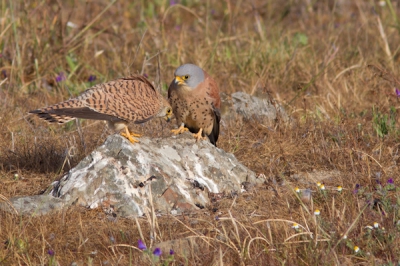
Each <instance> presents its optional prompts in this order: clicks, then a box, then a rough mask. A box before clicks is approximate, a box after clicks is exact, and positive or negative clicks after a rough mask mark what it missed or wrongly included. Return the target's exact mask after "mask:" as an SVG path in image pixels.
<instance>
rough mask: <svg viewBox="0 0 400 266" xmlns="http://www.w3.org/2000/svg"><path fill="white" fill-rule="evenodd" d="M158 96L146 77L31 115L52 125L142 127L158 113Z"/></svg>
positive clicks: (98, 87) (102, 88)
mask: <svg viewBox="0 0 400 266" xmlns="http://www.w3.org/2000/svg"><path fill="white" fill-rule="evenodd" d="M159 105H160V102H159V95H158V93H157V91H156V90H155V88H154V87H153V85H152V84H151V83H150V82H149V81H148V80H147V79H146V78H144V77H143V76H132V77H129V78H121V79H117V80H114V81H110V82H108V83H103V84H99V85H96V86H93V87H92V88H90V89H88V90H86V91H85V92H83V93H82V94H81V95H79V96H78V97H76V98H73V99H70V100H67V101H65V102H61V103H58V104H55V105H52V106H49V107H46V108H42V109H39V110H34V111H30V113H33V114H37V115H38V116H39V117H40V118H42V119H45V120H47V121H49V122H57V123H65V122H68V121H70V120H72V119H73V118H74V117H77V118H85V119H95V120H108V121H119V120H125V121H132V122H135V123H142V122H145V121H147V120H149V119H151V118H152V117H153V116H154V115H156V113H157V111H158V110H159Z"/></svg>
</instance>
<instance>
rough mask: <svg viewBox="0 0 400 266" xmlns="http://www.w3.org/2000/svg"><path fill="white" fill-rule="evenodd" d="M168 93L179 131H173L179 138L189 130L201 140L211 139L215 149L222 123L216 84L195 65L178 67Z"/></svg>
mask: <svg viewBox="0 0 400 266" xmlns="http://www.w3.org/2000/svg"><path fill="white" fill-rule="evenodd" d="M174 76H175V78H174V80H173V81H172V83H171V85H170V86H169V89H168V100H169V102H170V104H171V106H172V110H173V112H174V114H175V117H176V120H177V123H178V126H179V128H178V129H175V130H172V132H173V133H174V134H180V133H182V132H185V131H187V130H189V131H190V132H192V133H195V134H194V137H195V138H196V139H197V140H199V139H202V138H205V136H204V135H207V137H208V139H209V140H210V142H211V143H212V144H214V145H215V146H217V145H216V143H217V140H218V135H219V122H220V120H221V114H220V107H221V99H220V95H219V88H218V85H217V83H216V82H215V80H214V79H213V78H212V77H211V76H210V75H208V74H207V72H206V71H204V70H203V69H201V68H200V67H198V66H196V65H193V64H185V65H182V66H180V67H178V68H177V69H176V71H175V73H174Z"/></svg>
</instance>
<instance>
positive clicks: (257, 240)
mask: <svg viewBox="0 0 400 266" xmlns="http://www.w3.org/2000/svg"><path fill="white" fill-rule="evenodd" d="M171 2H172V1H167V0H157V1H122V0H120V1H76V0H69V1H52V0H44V1H34V0H32V1H6V0H4V1H2V5H1V11H0V12H1V15H0V36H1V39H0V53H1V57H0V78H1V81H0V84H1V85H0V132H1V134H0V187H1V189H0V194H1V198H0V200H1V201H7V198H10V197H13V196H18V195H34V194H38V193H40V192H42V191H43V190H45V189H46V188H47V186H48V185H49V184H50V183H51V181H52V180H54V179H55V178H57V176H59V175H60V174H61V173H63V172H65V171H67V170H68V169H70V168H71V167H73V166H74V165H76V163H77V162H79V160H80V159H82V158H83V157H84V156H85V155H87V154H88V153H89V152H90V151H92V150H93V149H94V148H95V147H97V146H98V145H100V144H101V143H102V142H103V141H104V139H105V137H106V136H107V132H106V128H105V125H104V124H103V123H101V122H94V121H80V126H77V125H76V124H75V123H69V124H67V125H64V126H57V125H56V126H54V125H48V124H45V123H43V122H41V121H38V120H37V119H35V118H32V117H30V116H28V115H27V111H29V110H32V109H36V108H38V107H41V106H44V105H46V104H50V103H55V102H57V101H61V100H62V99H66V98H68V97H70V96H71V95H77V94H78V93H79V92H81V91H83V90H84V89H86V88H88V87H90V86H91V85H92V84H93V83H99V82H104V81H108V80H110V79H113V78H116V77H120V76H125V75H128V74H129V73H134V72H139V73H145V74H147V75H148V76H149V78H150V79H152V80H155V79H156V73H157V55H158V54H159V58H160V62H161V84H160V85H161V87H162V89H163V90H164V91H165V90H166V88H167V86H168V84H169V82H170V81H171V79H172V73H173V71H174V69H175V68H176V67H177V66H179V65H180V64H182V63H185V62H194V63H196V64H199V65H201V66H202V67H204V68H205V69H206V70H207V71H208V72H209V73H210V74H212V76H214V77H215V78H216V79H217V82H218V83H219V85H220V88H221V91H222V92H224V93H227V94H230V93H232V92H235V91H245V92H247V93H251V94H254V95H258V96H263V97H265V96H267V95H271V96H272V97H273V98H275V99H278V100H279V101H281V102H282V103H283V104H285V105H286V109H287V110H288V112H289V113H290V115H292V117H293V121H294V123H293V125H291V126H288V127H285V126H283V125H282V124H281V123H279V121H278V123H277V125H276V127H267V126H265V125H262V124H260V123H258V122H257V121H255V120H252V121H242V120H240V119H237V120H234V121H233V120H227V121H224V127H223V129H222V135H221V137H220V141H219V143H218V144H219V147H220V148H222V149H224V150H225V151H228V152H232V153H234V154H235V156H236V157H237V158H238V159H239V160H240V161H241V162H243V163H244V164H245V165H246V166H248V167H249V168H250V169H252V170H253V171H255V172H257V173H258V174H264V175H265V176H266V180H267V181H266V184H265V185H264V186H262V187H257V188H256V189H254V190H253V191H252V192H250V193H247V194H243V195H241V196H239V197H237V198H236V197H235V198H226V199H223V200H221V201H218V202H217V203H215V204H213V205H212V206H208V207H207V208H206V209H203V210H199V211H198V213H194V214H191V215H190V216H182V217H171V216H167V217H152V212H149V214H148V216H147V218H146V217H145V218H140V219H138V220H137V221H135V220H128V219H122V218H118V217H117V219H110V218H109V217H107V216H106V215H105V214H103V213H101V212H100V211H98V210H92V211H89V210H82V209H79V208H71V209H68V210H66V211H65V212H62V213H54V214H52V215H48V216H43V217H26V216H22V217H21V216H18V215H15V214H10V213H4V212H1V213H0V224H1V226H0V243H2V245H3V247H1V248H0V264H1V265H46V264H47V265H57V263H59V265H69V264H71V262H76V263H77V264H78V265H147V264H151V263H153V264H160V263H161V264H162V263H164V264H166V265H168V264H169V265H283V264H285V265H320V264H328V265H335V264H340V265H353V264H358V265H374V264H376V265H396V264H398V263H399V262H400V240H399V239H400V231H399V230H400V223H399V221H400V210H399V209H400V195H399V188H398V187H396V186H398V185H399V184H400V179H399V174H400V171H399V168H398V166H397V163H398V161H399V145H398V141H399V134H398V132H399V130H398V122H399V121H398V118H397V117H398V111H397V109H398V107H399V98H398V97H397V96H396V94H395V87H396V86H400V79H399V80H398V79H397V76H396V74H397V73H398V72H399V66H398V65H399V48H400V47H399V43H400V37H399V26H400V25H399V24H398V18H397V16H396V13H398V12H399V8H400V7H398V6H397V4H398V2H397V1H390V0H387V1H385V3H386V5H385V6H383V7H382V6H380V5H378V2H379V3H381V2H384V1H372V0H368V1H361V0H355V1H339V0H338V1H333V0H332V1H306V0H297V1H295V0H290V1H286V2H282V1H261V0H254V1H229V0H228V1H211V0H208V1H195V0H182V1H176V2H178V4H176V5H171ZM282 3H284V4H282ZM71 22H72V23H74V25H76V27H71V24H70V23H71ZM60 73H64V75H65V77H66V80H64V81H61V82H57V80H56V77H57V76H59V75H60ZM91 75H95V76H96V78H97V79H96V80H95V81H94V82H89V77H90V76H91ZM171 126H173V125H167V126H166V125H165V124H161V123H160V122H157V121H154V122H151V123H149V124H146V125H144V126H138V127H137V129H138V130H139V131H142V132H143V133H144V134H147V135H158V136H165V137H166V136H168V128H170V127H171ZM155 127H156V128H160V130H157V133H155V132H154V128H155ZM314 170H316V171H321V170H325V171H333V170H334V171H338V173H339V175H337V176H335V177H331V176H327V178H326V179H325V180H324V181H323V182H324V185H325V187H326V188H327V189H326V190H325V191H321V190H320V189H319V188H318V187H317V186H316V185H315V184H313V183H306V182H307V181H308V182H312V181H313V180H304V179H303V178H299V175H298V173H304V172H310V173H312V172H313V171H314ZM390 178H392V180H394V188H393V185H388V184H387V181H388V180H389V179H390ZM338 185H341V186H342V187H343V188H344V190H343V191H342V192H341V193H339V192H337V191H336V186H338ZM356 185H358V186H359V187H358V188H357V191H354V190H355V189H356ZM295 187H299V188H306V187H310V188H311V189H312V190H314V191H315V192H314V193H313V196H314V197H313V200H312V202H310V203H302V201H301V200H300V199H299V197H298V195H297V194H296V192H294V188H295ZM316 209H319V210H320V211H321V214H320V215H319V216H315V215H314V211H315V210H316ZM374 222H377V223H379V229H373V230H369V229H367V228H366V226H367V225H373V223H374ZM293 223H297V224H299V225H300V228H299V229H294V228H292V226H293ZM138 225H139V226H138ZM383 227H384V229H383ZM344 234H345V235H346V236H347V239H343V238H342V236H343V235H344ZM151 236H152V237H153V238H151ZM183 238H189V239H191V241H192V242H193V243H194V244H193V245H191V246H190V247H189V248H188V247H187V246H186V247H185V248H183V249H177V250H175V254H174V255H173V256H169V257H168V255H165V256H164V255H163V257H162V258H161V261H155V257H154V256H153V255H151V254H147V253H143V252H142V251H140V250H138V249H137V241H138V239H143V241H144V242H145V243H146V244H147V246H148V247H150V245H151V248H155V247H157V244H158V243H160V242H162V241H168V240H173V239H183ZM354 246H358V247H359V248H360V251H359V252H357V253H356V252H355V251H354ZM49 250H51V251H54V252H55V255H54V256H52V255H49V254H48V251H49ZM183 250H186V251H187V250H189V253H184V252H183Z"/></svg>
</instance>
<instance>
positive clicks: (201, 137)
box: [193, 128, 206, 141]
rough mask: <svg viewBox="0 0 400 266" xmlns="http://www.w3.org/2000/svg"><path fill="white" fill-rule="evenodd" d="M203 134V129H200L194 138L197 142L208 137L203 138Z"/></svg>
mask: <svg viewBox="0 0 400 266" xmlns="http://www.w3.org/2000/svg"><path fill="white" fill-rule="evenodd" d="M202 133H203V129H202V128H200V130H199V132H197V133H196V134H193V137H194V138H195V139H196V141H199V140H202V139H206V137H203V136H202Z"/></svg>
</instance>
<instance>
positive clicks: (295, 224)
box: [292, 223, 300, 229]
mask: <svg viewBox="0 0 400 266" xmlns="http://www.w3.org/2000/svg"><path fill="white" fill-rule="evenodd" d="M299 227H300V226H299V225H298V224H297V223H294V224H293V225H292V228H293V229H299Z"/></svg>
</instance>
